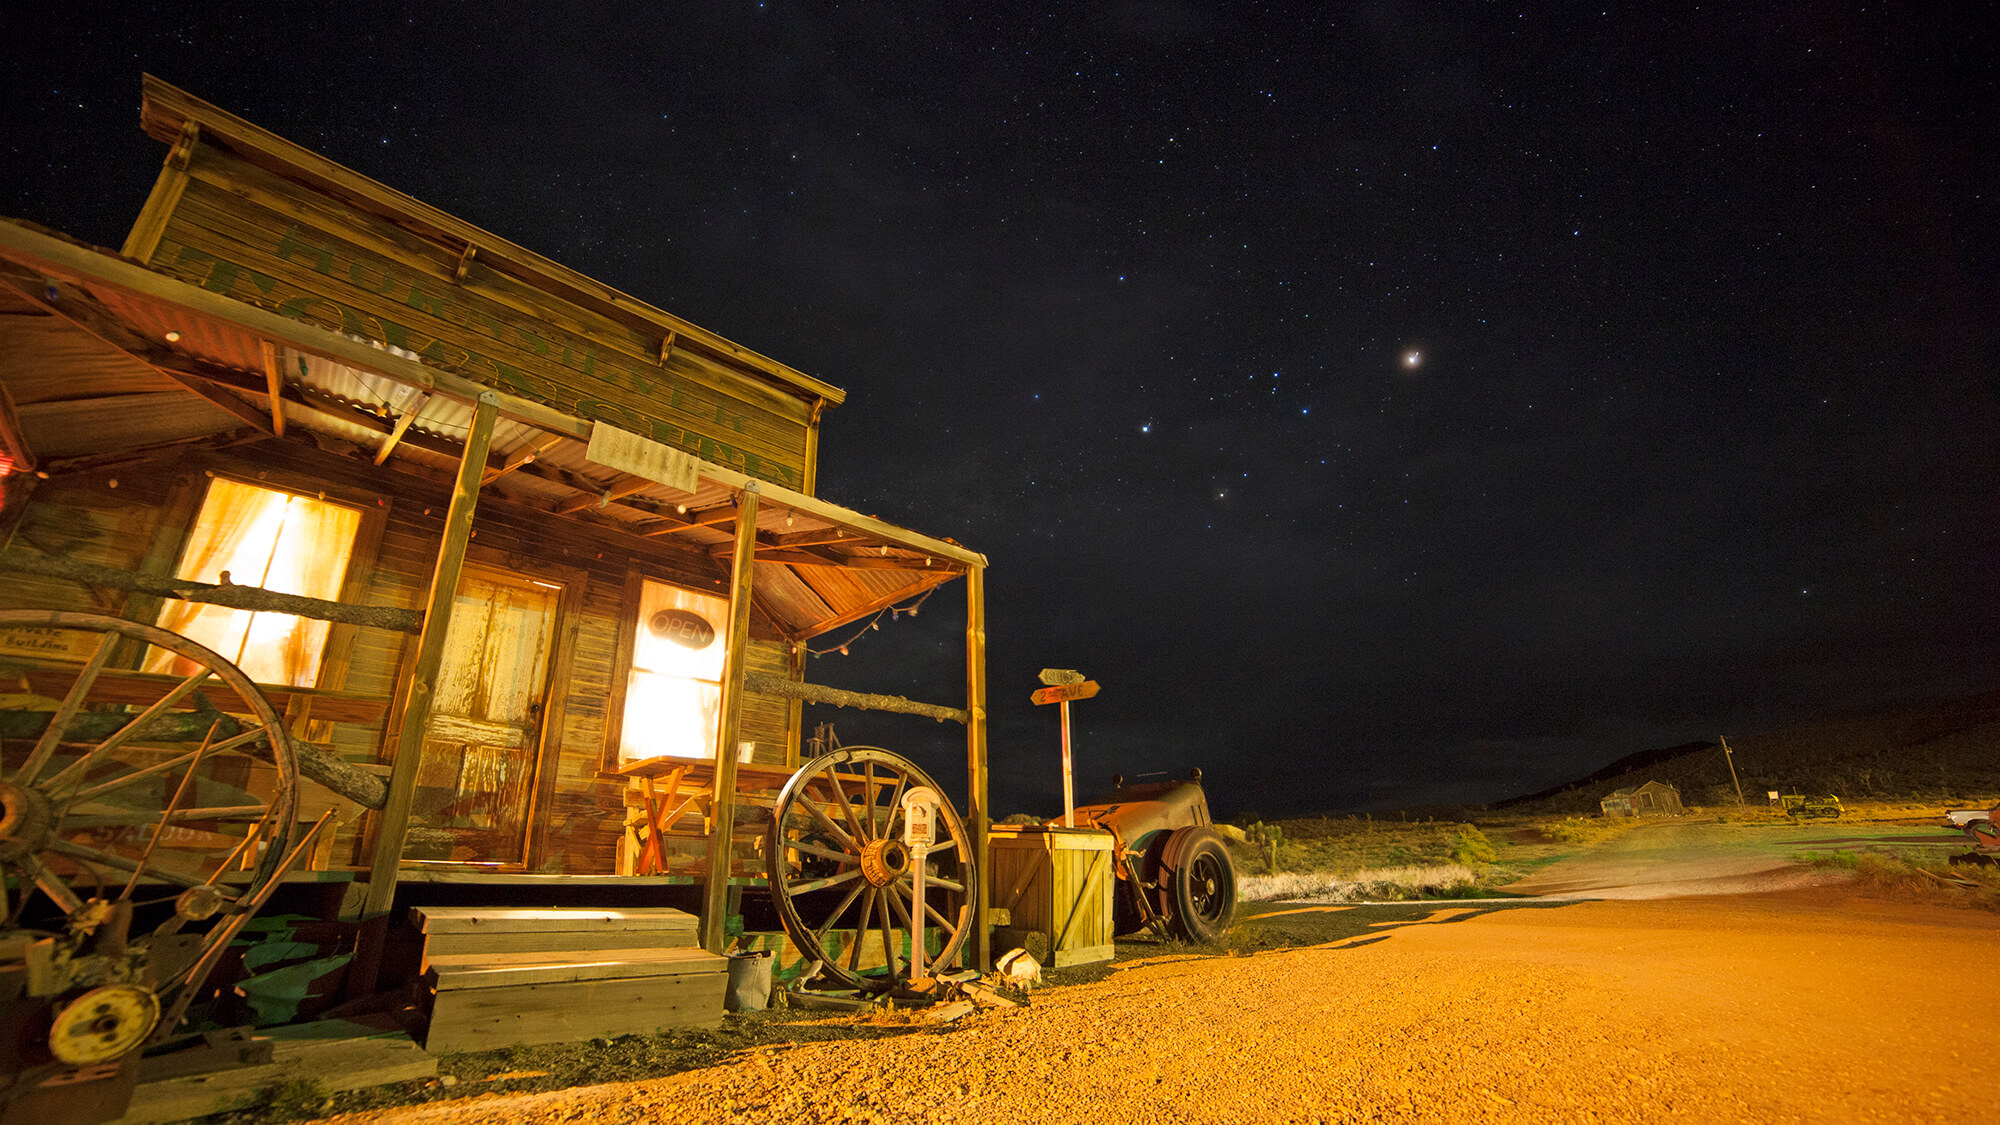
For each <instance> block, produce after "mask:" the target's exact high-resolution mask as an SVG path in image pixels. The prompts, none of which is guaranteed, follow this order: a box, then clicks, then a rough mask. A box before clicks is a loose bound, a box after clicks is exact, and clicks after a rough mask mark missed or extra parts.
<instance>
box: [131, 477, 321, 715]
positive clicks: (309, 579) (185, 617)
mask: <svg viewBox="0 0 2000 1125" xmlns="http://www.w3.org/2000/svg"><path fill="white" fill-rule="evenodd" d="M360 527H361V513H360V511H358V510H356V509H354V508H350V507H348V506H346V505H344V504H335V503H332V502H330V501H327V500H317V499H314V498H312V497H310V496H301V495H298V494H296V493H291V492H280V491H278V490H276V489H271V488H260V487H258V486H257V485H254V484H243V483H240V482H238V481H232V480H224V479H222V478H220V477H218V478H216V479H214V480H212V481H210V482H209V486H208V495H207V496H206V497H205V498H203V500H202V504H201V512H200V514H199V515H197V516H196V517H195V522H194V529H193V530H192V531H191V532H190V533H189V535H188V542H187V547H186V548H185V550H184V551H183V552H182V554H181V564H180V567H179V568H178V569H176V570H175V572H174V573H175V576H176V577H179V578H187V579H192V580H194V581H197V582H222V581H224V580H225V579H226V580H227V581H229V582H231V583H233V584H235V585H238V586H262V587H263V588H264V589H266V590H274V591H277V592H278V593H281V594H300V595H303V596H306V597H311V598H324V599H326V600H328V601H334V600H337V599H338V598H339V597H340V587H341V583H342V582H343V581H344V580H345V579H346V577H347V563H348V560H349V559H350V558H351V557H352V555H353V553H354V538H355V534H356V532H357V531H358V530H359V529H360ZM159 623H160V627H161V628H162V629H171V630H172V631H174V632H176V633H179V634H181V635H182V636H184V637H187V638H188V639H189V640H192V641H195V642H196V643H198V644H204V645H207V646H208V647H209V648H212V649H214V650H215V651H217V652H219V653H221V654H222V655H223V656H225V657H228V658H229V659H230V660H232V661H234V662H235V663H236V665H237V666H238V667H240V668H242V669H243V671H244V672H245V673H246V674H247V675H249V677H250V678H251V679H252V680H255V681H256V682H258V683H260V684H285V685H289V686H291V687H312V686H313V684H314V682H315V681H317V680H318V678H319V665H320V656H321V654H322V653H323V652H324V651H325V650H326V637H327V632H328V629H329V628H330V625H329V623H328V622H325V621H315V620H313V619H311V618H305V617H295V616H293V615H291V614H288V613H257V612H252V611H250V610H247V609H231V608H229V607H227V606H219V605H208V604H205V603H202V602H169V603H168V604H167V607H166V609H165V610H164V611H162V612H161V614H160V622H159ZM186 663H187V662H186V661H184V660H182V659H181V658H179V657H177V656H175V655H174V654H173V653H170V652H165V651H162V650H160V649H153V650H151V651H149V652H148V653H147V654H146V662H145V670H146V671H148V672H174V673H179V674H186V673H187V672H189V671H191V670H192V668H191V667H190V668H184V667H182V665H184V664H186Z"/></svg>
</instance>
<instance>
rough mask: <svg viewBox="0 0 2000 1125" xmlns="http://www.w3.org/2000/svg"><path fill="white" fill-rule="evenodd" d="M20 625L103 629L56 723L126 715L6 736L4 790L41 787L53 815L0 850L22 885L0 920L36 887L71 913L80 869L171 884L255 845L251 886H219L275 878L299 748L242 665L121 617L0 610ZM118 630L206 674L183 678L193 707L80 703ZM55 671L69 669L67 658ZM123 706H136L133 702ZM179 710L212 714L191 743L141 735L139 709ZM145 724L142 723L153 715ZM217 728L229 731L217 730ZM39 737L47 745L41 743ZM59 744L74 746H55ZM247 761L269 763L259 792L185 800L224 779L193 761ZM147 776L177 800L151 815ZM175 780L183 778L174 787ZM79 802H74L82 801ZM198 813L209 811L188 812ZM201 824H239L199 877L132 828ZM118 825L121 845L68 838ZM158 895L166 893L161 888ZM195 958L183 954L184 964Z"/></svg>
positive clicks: (231, 889) (0, 863)
mask: <svg viewBox="0 0 2000 1125" xmlns="http://www.w3.org/2000/svg"><path fill="white" fill-rule="evenodd" d="M20 626H37V627H46V628H55V629H68V630H76V631H81V632H86V633H97V634H101V636H100V637H99V640H98V647H97V651H96V652H95V653H94V654H93V656H92V657H91V658H90V659H89V660H88V661H87V662H86V663H85V664H84V665H83V666H82V667H81V668H80V669H78V670H77V672H76V675H75V678H74V679H73V680H72V681H71V682H70V686H69V692H68V694H67V695H66V696H65V698H64V700H63V701H62V702H63V705H64V710H59V711H58V712H57V713H56V716H61V715H63V714H64V711H70V712H73V714H74V717H72V718H71V720H70V721H69V722H66V723H65V724H64V731H65V732H70V731H74V730H76V728H77V724H78V722H79V721H81V720H83V719H84V718H85V717H86V716H90V715H119V716H125V717H127V718H128V721H127V722H126V723H124V724H123V725H122V726H120V727H118V728H117V729H115V730H112V731H111V732H110V733H108V734H106V735H104V736H103V737H94V736H88V735H86V736H85V737H83V738H79V739H76V740H71V739H68V738H63V737H61V736H59V735H56V734H55V733H54V732H49V733H47V734H44V735H42V736H39V737H29V738H10V739H8V740H7V754H6V758H5V760H4V763H3V764H0V784H4V785H6V786H8V787H9V788H11V789H12V790H13V791H14V795H15V796H16V797H18V796H19V795H20V794H22V793H24V792H26V793H34V794H38V795H39V798H40V800H42V801H43V802H45V804H46V808H47V811H48V813H49V818H50V823H49V824H48V825H47V827H46V830H45V832H44V833H43V836H42V838H41V839H40V840H39V841H37V846H35V847H33V848H32V849H29V850H26V851H25V853H24V854H19V855H15V856H11V857H9V858H6V859H4V860H0V867H4V869H5V871H6V873H7V874H9V875H12V876H14V877H15V878H16V880H17V883H18V885H19V887H20V888H21V892H22V893H20V894H19V895H18V896H14V897H13V900H12V901H11V902H8V903H7V904H6V909H5V915H6V916H7V917H8V918H13V917H15V916H17V915H18V913H19V912H20V910H21V908H22V907H23V906H24V905H25V904H26V902H27V900H28V899H29V898H31V897H32V895H33V892H34V890H36V889H39V890H40V891H41V892H42V893H44V894H46V895H47V896H48V897H49V898H50V899H51V900H53V901H54V902H55V903H56V905H57V906H58V907H59V908H61V909H62V910H63V911H64V912H65V913H66V914H68V915H69V916H71V917H72V918H74V917H75V916H77V915H78V914H79V913H80V912H81V911H82V910H83V909H85V908H86V905H85V901H84V899H83V897H82V896H81V895H80V894H79V893H78V892H77V890H76V888H75V887H74V886H72V885H71V884H72V883H76V884H77V885H81V883H80V878H81V876H82V875H83V874H84V873H89V874H90V875H91V882H92V886H91V893H92V897H107V898H109V897H116V898H131V897H133V895H134V894H135V892H137V891H138V890H139V889H140V887H141V885H142V878H143V877H144V876H147V875H150V876H152V877H153V879H155V880H158V881H160V882H164V883H165V884H167V886H168V887H173V888H179V889H181V890H182V891H184V890H185V888H188V887H192V886H202V885H215V884H220V883H221V878H222V876H223V874H224V873H225V872H226V871H227V870H228V869H229V868H230V867H232V866H240V865H241V864H242V862H243V860H242V855H243V852H244V851H246V850H248V849H250V848H256V847H259V846H261V853H262V854H261V856H259V857H258V858H257V859H256V860H255V862H254V864H253V866H252V869H251V874H250V878H249V881H248V884H247V885H242V884H236V883H233V882H232V883H229V884H226V890H224V894H225V895H226V896H227V898H228V899H232V900H240V901H248V900H249V899H251V898H252V897H253V896H255V895H256V894H257V892H258V891H259V890H260V889H261V888H262V887H264V886H265V885H266V884H267V883H269V882H270V881H271V880H272V879H274V878H276V877H277V876H278V874H279V866H280V864H281V863H282V860H283V857H284V856H285V854H286V853H287V852H288V851H289V850H290V846H291V840H292V836H293V834H294V831H295V828H296V820H297V815H296V813H297V807H298V777H297V758H296V752H295V750H294V748H293V746H292V743H291V739H290V736H289V735H288V734H287V733H286V731H285V726H284V721H283V719H282V718H280V717H279V715H278V713H277V710H276V709H275V708H273V707H272V706H271V702H270V700H269V699H267V698H265V696H264V693H263V691H262V690H261V689H259V688H258V687H257V685H256V684H255V683H254V682H252V681H251V679H250V678H249V676H247V675H245V674H244V673H243V671H242V669H240V668H238V667H236V666H235V665H234V664H233V663H231V662H230V661H228V660H227V659H225V658H224V657H223V656H222V655H221V654H219V653H217V652H215V651H213V650H211V649H209V648H207V647H205V646H203V645H200V644H197V643H195V642H194V641H191V640H189V639H187V638H186V637H183V636H181V635H179V634H177V633H172V632H169V631H167V630H164V629H160V628H156V627H154V626H151V625H143V624H140V623H138V622H134V621H126V620H123V619H121V618H115V617H104V616H100V615H97V614H86V613H70V612H66V611H58V610H0V628H7V627H20ZM121 638H126V639H131V640H135V641H138V642H141V643H144V644H149V645H157V646H159V647H160V648H163V649H166V650H168V651H170V652H173V653H175V654H176V655H178V656H181V657H184V658H186V659H188V660H190V661H193V662H194V663H195V664H196V665H198V666H200V667H201V668H202V669H203V672H202V673H198V674H197V675H195V676H191V677H186V678H184V679H183V681H182V684H181V685H180V687H181V688H184V689H186V690H187V696H186V698H187V699H189V700H191V699H192V698H194V697H195V696H203V703H202V704H200V705H196V704H193V703H191V702H190V703H189V705H188V707H187V708H185V709H183V711H176V710H174V704H173V703H171V702H169V703H165V704H160V705H156V709H145V708H140V709H138V710H133V711H130V712H129V713H128V712H124V711H110V712H106V711H100V710H87V709H86V708H88V707H89V705H90V704H91V702H92V700H91V694H92V690H93V688H94V687H95V686H96V681H97V678H98V676H99V674H100V673H101V672H103V671H106V670H107V669H106V667H105V662H106V659H107V658H108V657H109V655H110V651H111V648H112V646H113V645H115V644H116V642H117V641H118V640H119V639H121ZM63 670H64V671H65V672H67V671H68V669H67V668H66V667H65V668H64V669H63ZM212 687H221V688H226V689H228V690H229V692H231V693H233V694H234V696H235V701H236V702H235V703H231V704H230V710H229V711H226V712H225V711H218V710H215V708H214V707H213V706H212V705H209V704H207V701H206V698H205V692H206V691H207V690H209V689H211V688H212ZM98 702H99V703H100V704H101V703H104V702H105V701H103V700H99V701H98ZM236 703H240V704H241V705H242V710H241V712H240V713H239V712H238V711H237V710H236ZM131 706H132V707H135V708H136V707H138V705H137V704H134V705H131ZM185 711H195V712H197V715H196V722H197V723H200V722H209V723H210V724H211V726H210V727H209V730H208V733H207V735H206V736H204V737H203V738H202V739H201V742H200V745H197V746H196V747H195V748H194V749H191V750H183V749H180V747H184V746H188V745H190V744H189V743H187V742H185V741H177V740H171V739H168V738H163V737H157V736H155V737H148V735H147V734H146V733H145V731H144V730H143V729H141V728H142V724H141V723H140V722H139V720H140V719H142V718H145V717H146V716H147V715H152V716H154V717H155V718H163V717H167V716H170V715H178V714H183V713H184V712H185ZM211 712H213V713H214V714H215V716H216V720H224V721H222V722H220V723H219V724H218V723H217V721H216V720H210V719H209V714H210V713H211ZM56 716H52V718H51V722H50V724H49V726H51V727H53V726H54V718H55V717H56ZM143 725H144V726H148V727H150V726H151V723H147V724H143ZM224 728H229V729H231V730H233V732H234V733H231V734H227V735H221V734H218V732H219V731H221V730H223V729H224ZM162 742H172V743H173V747H172V748H166V747H159V746H157V745H152V746H149V745H148V743H153V744H158V743H162ZM45 744H46V746H47V750H46V752H45V751H44V750H43V747H44V745H45ZM63 747H71V748H81V749H80V750H77V751H76V752H74V753H71V754H63V753H61V751H62V748H63ZM260 747H261V748H262V750H261V752H260V751H259V748H260ZM128 751H129V752H130V753H132V754H135V755H136V754H141V753H143V754H146V755H150V756H151V757H153V758H154V759H155V760H154V761H153V762H152V763H151V764H149V765H146V766H133V765H132V764H131V762H130V760H129V758H128V757H126V752H128ZM246 759H247V760H249V761H251V762H254V763H258V764H262V765H266V766H270V767H272V769H273V770H274V771H275V772H274V775H273V780H272V784H271V787H270V788H271V792H270V796H269V797H268V799H266V798H263V797H259V796H257V795H256V794H254V793H251V792H250V791H249V790H248V789H237V791H238V792H241V793H244V794H245V795H246V796H247V797H248V798H249V803H247V804H238V805H233V806H203V805H200V804H198V803H191V799H190V798H192V800H193V801H197V802H198V801H199V799H200V798H201V797H202V796H203V795H204V793H213V792H218V791H222V790H225V789H227V788H230V786H227V785H226V784H225V783H223V782H220V781H217V780H216V777H215V775H214V774H213V772H211V773H209V774H203V773H200V772H195V771H201V770H210V771H213V770H214V769H215V768H216V767H217V766H218V765H220V766H223V767H229V766H234V765H236V764H238V763H241V762H243V761H245V760H246ZM112 767H123V769H124V772H123V773H113V774H109V775H107V774H106V773H105V772H104V770H105V769H107V768H112ZM191 772H193V773H195V776H194V778H193V780H192V781H191V782H187V781H186V775H187V774H189V773H191ZM155 781H157V783H158V786H159V788H160V790H161V792H163V793H167V794H173V793H176V792H177V790H179V797H180V801H181V803H180V804H179V806H178V807H177V808H174V809H173V810H171V817H170V810H169V808H168V807H166V805H167V804H171V801H168V802H164V803H162V804H161V805H160V806H159V807H158V808H157V810H156V813H155V819H153V820H148V819H147V818H146V817H147V814H146V812H145V811H144V806H143V803H141V802H142V800H143V799H142V797H141V796H140V794H141V791H143V790H145V789H150V788H152V787H153V784H154V782H155ZM177 782H186V783H185V784H179V785H177ZM79 801H81V802H83V804H82V808H81V809H79V807H78V802H79ZM121 802H122V803H121ZM97 805H103V806H107V808H103V809H100V811H98V812H95V813H92V812H86V811H82V810H88V809H91V808H93V807H94V806H97ZM201 813H214V814H217V815H214V816H209V817H202V816H199V815H193V814H201ZM208 824H218V825H219V824H229V825H241V826H242V828H243V842H242V843H240V844H239V845H238V850H237V851H236V852H235V853H233V854H228V855H221V856H217V857H215V858H216V859H217V863H216V865H215V867H214V870H213V871H212V872H210V873H209V874H208V875H207V876H206V877H198V873H199V871H200V870H201V869H200V868H197V869H196V871H195V872H189V871H186V870H178V869H176V868H175V867H174V866H173V865H170V864H169V863H168V862H167V861H168V860H169V859H172V858H175V857H177V856H181V857H183V858H184V853H183V852H181V851H180V850H178V849H175V848H173V847H171V846H170V847H167V848H164V849H162V848H160V847H159V845H158V844H157V843H156V844H155V845H153V846H151V847H144V848H143V849H142V848H141V845H140V838H144V839H152V840H158V839H159V838H160V837H161V835H162V834H161V829H162V828H164V827H168V826H173V827H175V828H177V829H187V828H188V826H189V825H208ZM148 827H150V828H151V830H152V831H151V833H150V834H148V833H147V832H146V831H145V829H147V828H148ZM127 828H129V829H132V830H133V831H132V832H131V833H130V835H131V836H132V837H134V838H135V839H133V840H130V841H121V845H124V846H122V848H121V847H111V846H106V847H99V846H92V845H86V844H79V843H77V842H76V837H77V836H79V835H81V834H82V833H84V832H85V831H86V830H89V829H100V830H101V829H111V830H114V831H109V832H101V833H100V835H111V836H116V835H119V833H118V832H117V831H115V830H117V829H127ZM189 831H195V830H194V829H189ZM216 835H227V834H222V833H217V834H216ZM16 843H19V841H16ZM218 847H220V843H219V842H218ZM10 850H15V851H19V850H21V849H18V848H16V849H10ZM134 850H139V851H140V852H141V854H139V855H138V856H136V857H134V856H132V855H130V854H125V853H126V852H130V851H134ZM65 869H68V871H69V873H70V879H69V881H67V882H66V881H64V871H65ZM239 887H241V889H240V890H239V889H238V888H239ZM121 888H122V893H121ZM154 890H155V888H150V887H148V888H147V890H146V893H148V894H152V893H154ZM161 893H164V891H163V890H161ZM216 932H219V931H217V930H211V934H214V933H216ZM204 948H205V947H204ZM197 960H198V959H197ZM192 967H193V963H192V962H191V963H190V964H189V966H188V968H189V969H191V968H192ZM181 983H184V980H183V977H182V975H181V974H179V973H177V974H174V975H173V976H171V977H170V978H169V979H165V980H162V981H160V982H159V989H160V991H161V992H162V993H165V992H168V991H169V990H171V989H172V988H174V987H176V986H177V985H179V984H181Z"/></svg>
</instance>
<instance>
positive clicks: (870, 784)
mask: <svg viewBox="0 0 2000 1125" xmlns="http://www.w3.org/2000/svg"><path fill="white" fill-rule="evenodd" d="M861 773H862V777H863V778H864V780H863V781H862V783H861V800H862V804H863V805H864V806H865V807H866V808H867V810H868V831H869V832H871V833H873V832H874V831H875V828H876V824H875V763H874V761H872V760H870V761H866V762H863V763H861ZM877 838H878V837H876V836H873V835H871V836H869V839H871V840H873V839H877Z"/></svg>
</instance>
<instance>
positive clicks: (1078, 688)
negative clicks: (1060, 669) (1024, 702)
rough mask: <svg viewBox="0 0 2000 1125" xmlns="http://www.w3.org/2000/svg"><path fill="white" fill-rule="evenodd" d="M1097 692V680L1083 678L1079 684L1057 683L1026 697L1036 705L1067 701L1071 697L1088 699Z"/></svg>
mask: <svg viewBox="0 0 2000 1125" xmlns="http://www.w3.org/2000/svg"><path fill="white" fill-rule="evenodd" d="M1096 694H1097V681H1096V680H1085V681H1083V682H1082V683H1080V684H1057V685H1056V686H1055V687H1045V688H1041V689H1039V690H1037V691H1036V692H1035V693H1034V694H1033V695H1030V696H1029V697H1028V698H1029V699H1032V700H1034V701H1035V703H1036V704H1037V705H1040V704H1043V703H1067V702H1069V701H1070V700H1072V699H1089V698H1090V697H1091V696H1093V695H1096Z"/></svg>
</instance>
